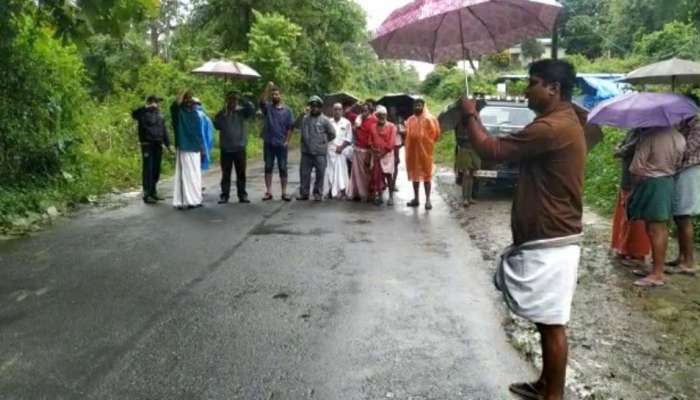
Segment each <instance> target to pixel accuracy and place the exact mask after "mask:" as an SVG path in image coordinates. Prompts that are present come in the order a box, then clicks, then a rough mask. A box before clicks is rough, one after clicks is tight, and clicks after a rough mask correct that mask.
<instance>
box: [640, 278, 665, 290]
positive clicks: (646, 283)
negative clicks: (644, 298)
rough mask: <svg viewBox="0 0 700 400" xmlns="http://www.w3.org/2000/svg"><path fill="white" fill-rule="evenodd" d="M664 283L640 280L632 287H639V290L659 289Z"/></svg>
mask: <svg viewBox="0 0 700 400" xmlns="http://www.w3.org/2000/svg"><path fill="white" fill-rule="evenodd" d="M665 284H666V283H665V282H664V281H655V280H652V279H649V278H648V277H647V278H642V279H640V280H638V281H636V282H634V286H637V287H641V288H653V287H659V286H663V285H665Z"/></svg>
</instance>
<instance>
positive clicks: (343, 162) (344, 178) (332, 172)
mask: <svg viewBox="0 0 700 400" xmlns="http://www.w3.org/2000/svg"><path fill="white" fill-rule="evenodd" d="M331 124H332V125H333V128H335V132H336V135H335V139H334V140H333V141H332V142H330V143H328V157H327V158H328V166H327V167H326V180H325V185H324V187H325V189H324V191H325V193H326V196H327V197H329V198H333V197H335V198H341V199H343V198H345V197H346V193H345V190H346V189H347V187H348V181H349V176H350V175H349V173H348V163H347V161H348V160H349V159H350V157H352V124H351V123H350V121H348V120H347V119H345V118H343V106H342V104H340V103H336V104H334V105H333V118H332V119H331Z"/></svg>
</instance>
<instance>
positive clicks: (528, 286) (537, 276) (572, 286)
mask: <svg viewBox="0 0 700 400" xmlns="http://www.w3.org/2000/svg"><path fill="white" fill-rule="evenodd" d="M582 238H583V235H582V234H578V235H573V236H566V237H561V238H555V239H545V240H536V241H532V242H527V243H524V244H522V245H520V246H510V247H508V248H507V249H505V251H504V252H503V254H501V257H500V260H499V262H498V268H497V269H496V274H495V275H494V283H495V284H496V288H497V289H498V290H500V291H501V292H503V298H504V300H505V301H506V304H508V307H509V308H510V309H511V310H512V311H513V312H514V313H515V314H517V315H519V316H521V317H523V318H526V319H528V320H530V321H532V322H535V323H539V324H544V325H566V324H567V323H568V322H569V318H570V316H571V303H572V301H573V298H574V292H575V291H576V280H577V277H578V265H579V261H580V260H581V244H580V243H581V239H582Z"/></svg>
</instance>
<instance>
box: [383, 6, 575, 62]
mask: <svg viewBox="0 0 700 400" xmlns="http://www.w3.org/2000/svg"><path fill="white" fill-rule="evenodd" d="M561 10H562V6H561V4H559V3H558V2H556V1H554V0H416V1H414V2H413V3H410V4H407V5H405V6H403V7H401V8H399V9H397V10H395V11H394V12H393V13H391V15H389V17H388V18H387V19H386V20H385V21H384V22H383V23H382V25H381V26H380V27H379V28H378V29H377V31H376V32H375V35H374V39H372V41H371V42H370V44H371V45H372V47H373V48H374V50H375V51H376V52H377V55H379V57H380V58H392V59H406V60H415V61H426V62H430V63H433V64H435V63H441V62H445V61H451V60H461V59H464V58H465V55H467V54H468V55H470V56H480V55H485V54H493V53H498V52H500V51H503V50H505V49H508V48H510V47H512V46H513V45H516V44H518V43H520V42H522V41H524V40H526V39H531V38H536V37H539V36H542V35H548V34H550V33H551V32H552V30H553V29H554V26H555V25H556V21H557V17H558V15H559V13H560V11H561Z"/></svg>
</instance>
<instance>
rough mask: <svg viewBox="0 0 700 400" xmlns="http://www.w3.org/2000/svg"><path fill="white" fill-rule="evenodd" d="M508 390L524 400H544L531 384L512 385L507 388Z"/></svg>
mask: <svg viewBox="0 0 700 400" xmlns="http://www.w3.org/2000/svg"><path fill="white" fill-rule="evenodd" d="M508 390H510V391H511V392H512V393H515V394H517V395H518V396H520V397H522V398H523V399H526V400H544V396H543V395H542V394H541V393H540V392H539V391H538V390H537V388H536V387H535V385H534V384H532V383H528V382H523V383H514V384H512V385H510V386H509V387H508Z"/></svg>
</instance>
